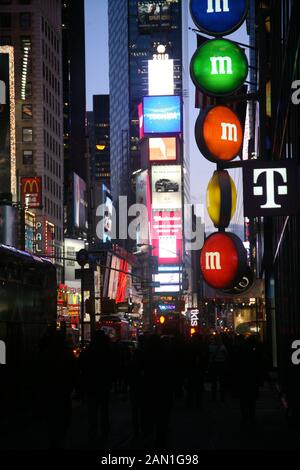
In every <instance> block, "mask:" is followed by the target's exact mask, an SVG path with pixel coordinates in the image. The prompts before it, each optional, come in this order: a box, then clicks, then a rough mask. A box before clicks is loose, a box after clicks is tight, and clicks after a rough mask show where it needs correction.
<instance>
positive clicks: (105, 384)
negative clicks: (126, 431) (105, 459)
mask: <svg viewBox="0 0 300 470" xmlns="http://www.w3.org/2000/svg"><path fill="white" fill-rule="evenodd" d="M80 362H81V367H82V383H83V387H84V390H85V395H86V398H87V409H88V437H89V440H90V441H92V440H94V439H95V438H96V437H97V432H98V413H99V409H100V413H101V421H100V423H101V432H102V437H104V438H107V437H108V434H109V431H110V420H109V399H110V392H111V386H112V380H113V376H114V368H115V355H114V350H113V348H112V345H111V341H110V339H109V337H108V336H106V335H105V334H104V332H102V331H97V332H96V334H95V336H94V339H93V340H92V342H91V344H90V346H89V347H88V349H87V350H86V351H84V352H83V354H82V357H81V361H80Z"/></svg>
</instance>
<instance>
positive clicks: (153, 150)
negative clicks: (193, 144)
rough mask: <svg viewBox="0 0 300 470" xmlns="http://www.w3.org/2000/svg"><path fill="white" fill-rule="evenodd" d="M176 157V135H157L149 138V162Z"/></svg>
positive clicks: (169, 159) (170, 159)
mask: <svg viewBox="0 0 300 470" xmlns="http://www.w3.org/2000/svg"><path fill="white" fill-rule="evenodd" d="M176 158H177V155H176V137H158V138H152V139H149V160H150V162H156V161H175V160H176Z"/></svg>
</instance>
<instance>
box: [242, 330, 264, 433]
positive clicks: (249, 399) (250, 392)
mask: <svg viewBox="0 0 300 470" xmlns="http://www.w3.org/2000/svg"><path fill="white" fill-rule="evenodd" d="M235 374H236V387H237V390H236V391H237V395H238V397H239V399H240V407H241V415H242V424H251V423H253V422H254V419H255V410H256V401H257V399H258V397H259V387H260V385H262V384H263V381H264V362H263V354H262V350H261V347H260V344H259V342H258V341H257V339H256V337H255V336H250V337H248V338H246V339H244V340H242V341H241V342H240V345H239V348H238V349H237V351H236V358H235Z"/></svg>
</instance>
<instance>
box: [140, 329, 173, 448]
mask: <svg viewBox="0 0 300 470" xmlns="http://www.w3.org/2000/svg"><path fill="white" fill-rule="evenodd" d="M172 361H173V359H172V357H171V350H170V348H169V347H168V345H167V344H164V342H163V340H162V339H161V338H160V337H159V336H156V335H153V336H151V337H149V338H148V339H147V340H146V343H145V349H144V355H143V364H142V424H143V426H142V427H143V432H144V434H146V435H147V434H150V433H154V445H155V448H156V449H163V448H165V446H166V438H167V431H168V424H169V417H170V412H171V408H172V388H173V381H172V374H171V370H172V368H173V364H172Z"/></svg>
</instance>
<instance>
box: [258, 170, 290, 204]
mask: <svg viewBox="0 0 300 470" xmlns="http://www.w3.org/2000/svg"><path fill="white" fill-rule="evenodd" d="M264 173H265V174H266V191H265V192H266V198H267V201H266V203H265V204H264V205H261V206H260V207H261V209H278V208H281V204H276V201H275V197H276V196H277V195H278V196H286V195H287V194H288V187H287V184H286V183H287V169H286V168H260V169H257V170H254V184H255V185H256V184H257V181H258V178H259V177H260V175H262V174H264ZM276 173H278V174H279V175H281V177H282V182H283V183H285V184H283V185H279V186H277V188H276V187H275V186H276V185H275V178H274V175H275V174H276ZM276 190H277V191H276ZM276 192H277V194H276ZM253 194H254V196H263V194H264V188H263V186H254V188H253Z"/></svg>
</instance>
